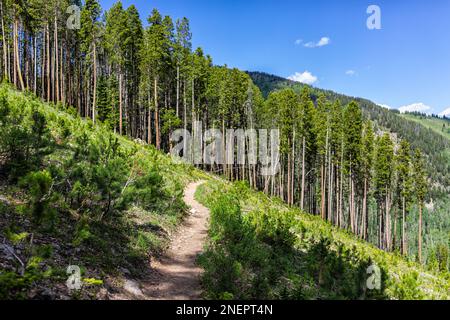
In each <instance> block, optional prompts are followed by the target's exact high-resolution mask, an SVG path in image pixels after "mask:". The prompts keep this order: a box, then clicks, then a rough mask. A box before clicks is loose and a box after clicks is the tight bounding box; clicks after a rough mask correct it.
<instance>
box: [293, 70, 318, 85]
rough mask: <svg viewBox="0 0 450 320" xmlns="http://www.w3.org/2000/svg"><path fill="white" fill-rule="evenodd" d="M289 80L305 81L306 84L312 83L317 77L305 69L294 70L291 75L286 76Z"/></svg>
mask: <svg viewBox="0 0 450 320" xmlns="http://www.w3.org/2000/svg"><path fill="white" fill-rule="evenodd" d="M288 79H289V80H292V81H296V82H301V83H306V84H313V83H314V82H316V81H317V77H316V76H314V75H313V74H312V73H311V72H309V71H305V72H303V73H300V72H296V73H295V74H293V75H292V76H289V77H288Z"/></svg>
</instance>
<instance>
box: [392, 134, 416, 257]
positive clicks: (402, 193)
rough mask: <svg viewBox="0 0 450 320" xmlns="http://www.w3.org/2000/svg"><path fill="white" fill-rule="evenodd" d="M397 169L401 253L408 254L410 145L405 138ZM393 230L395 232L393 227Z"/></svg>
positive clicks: (397, 158) (401, 144)
mask: <svg viewBox="0 0 450 320" xmlns="http://www.w3.org/2000/svg"><path fill="white" fill-rule="evenodd" d="M396 170H397V189H398V191H397V193H398V195H399V197H400V207H401V210H402V246H401V248H402V250H401V251H402V254H404V255H407V254H408V246H407V244H408V240H407V239H408V238H407V228H406V217H407V215H408V212H407V211H408V210H407V208H408V207H409V202H410V197H411V188H412V185H411V147H410V145H409V143H408V142H407V141H406V140H402V141H401V143H400V147H399V150H398V152H397V157H396ZM394 232H396V230H395V228H394Z"/></svg>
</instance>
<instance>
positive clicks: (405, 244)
mask: <svg viewBox="0 0 450 320" xmlns="http://www.w3.org/2000/svg"><path fill="white" fill-rule="evenodd" d="M402 254H403V255H407V254H408V245H407V241H406V199H405V197H403V199H402Z"/></svg>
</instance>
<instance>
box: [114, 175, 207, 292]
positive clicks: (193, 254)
mask: <svg viewBox="0 0 450 320" xmlns="http://www.w3.org/2000/svg"><path fill="white" fill-rule="evenodd" d="M202 183H203V182H195V183H191V184H189V185H188V186H187V187H186V189H185V192H184V194H185V195H184V201H185V203H186V204H187V205H188V206H190V207H191V210H190V214H189V216H188V217H187V218H186V219H185V221H184V223H183V224H182V226H181V227H180V228H179V230H178V231H177V233H176V234H175V235H174V237H173V240H172V242H171V245H170V247H169V249H168V250H167V252H166V253H165V254H164V256H162V257H161V258H159V259H158V260H156V261H152V263H151V268H152V276H151V279H148V280H145V281H144V282H140V283H139V284H138V283H137V282H135V281H127V283H126V285H125V287H126V289H125V290H126V291H127V293H128V294H126V295H125V296H123V295H121V296H120V297H118V296H116V297H115V298H118V299H123V298H133V299H145V300H200V299H201V298H202V297H201V293H202V290H201V285H200V276H201V273H202V271H203V270H202V268H200V267H199V266H198V265H197V264H196V260H197V257H198V255H199V254H200V253H201V252H202V249H203V245H204V243H205V240H206V237H207V231H208V217H209V210H208V209H207V208H205V207H204V206H202V205H201V204H200V203H198V202H197V201H196V200H195V199H194V194H195V191H196V190H197V187H198V186H199V185H200V184H202ZM127 288H128V289H127Z"/></svg>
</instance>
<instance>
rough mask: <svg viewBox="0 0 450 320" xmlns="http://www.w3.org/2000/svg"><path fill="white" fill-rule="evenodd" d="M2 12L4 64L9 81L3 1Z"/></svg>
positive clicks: (5, 75)
mask: <svg viewBox="0 0 450 320" xmlns="http://www.w3.org/2000/svg"><path fill="white" fill-rule="evenodd" d="M0 10H1V16H2V41H3V44H2V49H3V63H4V66H3V67H4V72H5V74H4V77H5V79H6V80H9V70H8V52H7V51H8V48H7V44H6V34H5V22H4V18H3V15H4V12H3V1H0Z"/></svg>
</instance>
